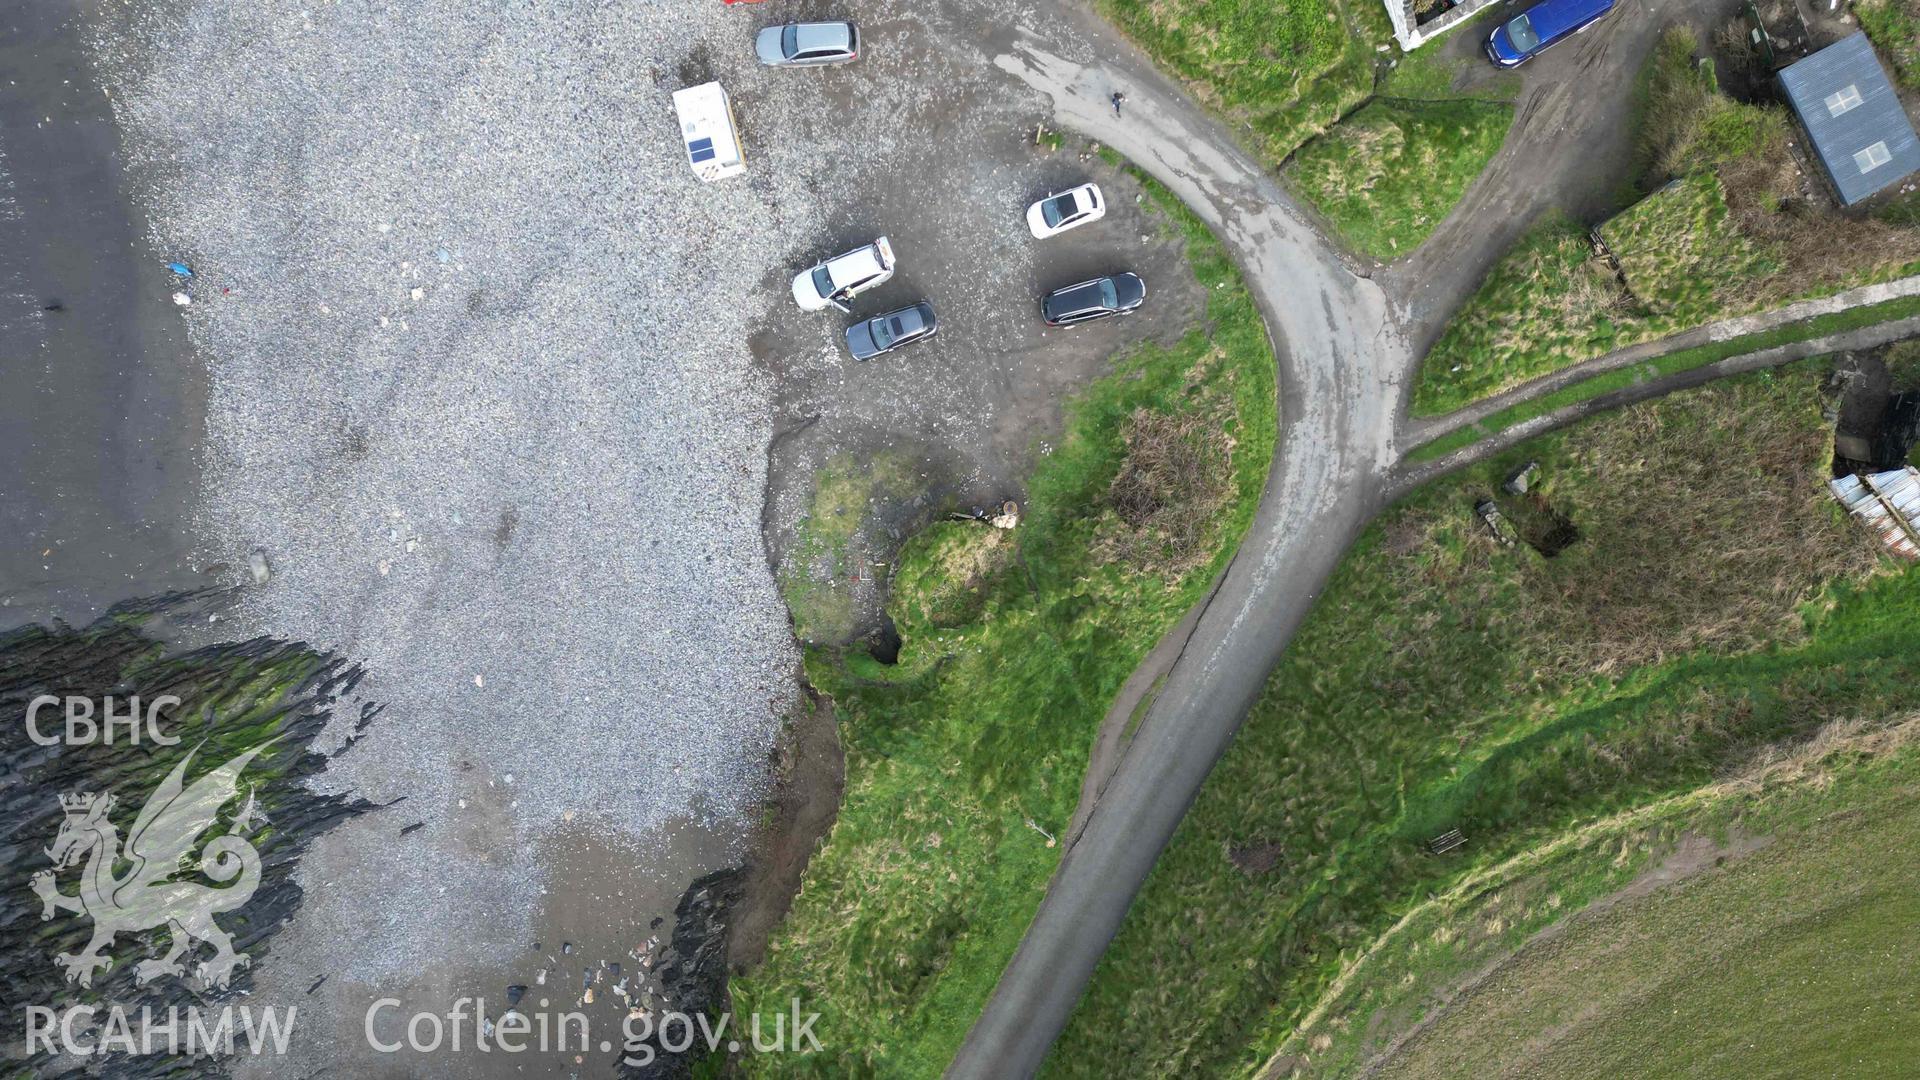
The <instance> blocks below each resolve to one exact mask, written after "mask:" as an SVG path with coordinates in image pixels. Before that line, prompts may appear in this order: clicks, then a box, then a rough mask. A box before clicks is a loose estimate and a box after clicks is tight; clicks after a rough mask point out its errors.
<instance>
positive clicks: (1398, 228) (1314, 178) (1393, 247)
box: [1284, 98, 1513, 260]
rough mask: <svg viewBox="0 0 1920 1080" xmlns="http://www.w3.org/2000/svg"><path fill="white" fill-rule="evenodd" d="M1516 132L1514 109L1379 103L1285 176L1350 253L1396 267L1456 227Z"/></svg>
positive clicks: (1305, 153) (1485, 104)
mask: <svg viewBox="0 0 1920 1080" xmlns="http://www.w3.org/2000/svg"><path fill="white" fill-rule="evenodd" d="M1512 123H1513V106H1511V105H1509V104H1506V103H1505V102H1498V101H1476V100H1465V99H1461V100H1446V101H1414V100H1408V99H1403V98H1376V99H1374V100H1373V101H1371V102H1368V103H1367V104H1366V105H1365V106H1363V107H1362V108H1361V109H1360V110H1359V111H1358V112H1356V113H1354V114H1353V115H1352V116H1349V117H1347V118H1346V119H1345V120H1342V121H1341V122H1340V123H1339V125H1338V126H1336V127H1335V128H1334V129H1333V130H1332V131H1330V132H1328V133H1327V134H1325V135H1322V136H1321V137H1319V138H1317V139H1315V140H1314V141H1312V142H1310V143H1308V144H1307V145H1306V146H1305V147H1304V148H1302V149H1301V151H1300V152H1299V153H1298V154H1296V155H1294V158H1293V160H1292V161H1291V162H1289V163H1288V165H1287V168H1286V170H1285V173H1284V175H1285V177H1286V181H1287V186H1288V187H1290V188H1291V189H1293V190H1294V191H1295V192H1297V193H1298V194H1299V195H1300V196H1301V197H1302V198H1304V199H1306V200H1307V201H1308V202H1311V203H1312V204H1313V205H1314V206H1315V207H1316V208H1317V209H1318V210H1319V211H1320V212H1321V213H1322V214H1323V215H1325V216H1326V218H1327V220H1328V221H1330V222H1332V224H1333V226H1334V228H1335V229H1337V230H1338V231H1339V233H1340V236H1341V237H1342V238H1343V239H1344V240H1345V241H1346V242H1347V244H1348V245H1349V246H1350V247H1352V248H1354V249H1355V250H1356V251H1359V252H1361V253H1363V254H1367V255H1371V256H1373V257H1374V258H1377V259H1386V260H1390V259H1395V258H1398V257H1400V256H1402V255H1407V254H1411V253H1412V252H1413V250H1414V249H1415V248H1417V247H1419V246H1420V244H1421V242H1422V241H1424V240H1425V239H1426V238H1427V237H1428V236H1429V235H1431V234H1432V233H1433V230H1434V229H1436V228H1438V227H1439V226H1440V223H1441V222H1442V221H1444V220H1446V216H1447V214H1448V213H1449V212H1450V211H1451V210H1452V209H1453V208H1454V206H1455V204H1457V203H1458V202H1459V201H1460V197H1461V196H1462V195H1464V194H1465V193H1466V190H1467V187H1468V185H1470V184H1472V183H1473V181H1474V178H1475V177H1478V176H1479V175H1480V173H1481V172H1482V171H1483V170H1484V169H1485V168H1486V167H1487V162H1489V161H1491V160H1492V159H1493V155H1494V154H1496V153H1498V152H1499V150H1500V144H1501V143H1502V142H1504V141H1506V137H1507V129H1508V127H1510V126H1511V125H1512Z"/></svg>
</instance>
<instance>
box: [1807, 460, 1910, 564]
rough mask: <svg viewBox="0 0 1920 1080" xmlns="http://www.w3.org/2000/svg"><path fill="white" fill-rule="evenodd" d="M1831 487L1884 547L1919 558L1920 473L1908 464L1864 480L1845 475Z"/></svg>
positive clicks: (1906, 556) (1835, 496) (1836, 496)
mask: <svg viewBox="0 0 1920 1080" xmlns="http://www.w3.org/2000/svg"><path fill="white" fill-rule="evenodd" d="M1829 487H1830V488H1831V489H1832V491H1833V497H1834V498H1836V499H1838V500H1840V505H1841V506H1844V507H1846V508H1847V511H1848V512H1849V513H1851V514H1852V515H1853V516H1854V517H1856V518H1859V519H1860V523H1861V524H1863V525H1865V526H1866V527H1867V528H1868V529H1870V530H1872V532H1873V534H1874V535H1875V536H1877V537H1879V539H1880V544H1881V546H1883V547H1885V548H1886V549H1887V550H1888V551H1891V552H1893V553H1894V554H1895V555H1900V556H1903V557H1905V558H1909V559H1920V544H1916V540H1920V470H1917V469H1915V468H1913V467H1912V466H1911V465H1909V466H1907V467H1906V468H1904V469H1890V470H1888V471H1887V472H1879V473H1874V474H1873V475H1871V476H1868V477H1866V478H1864V479H1862V478H1861V477H1858V476H1842V477H1840V478H1839V479H1837V480H1834V481H1833V482H1832V483H1831V484H1830V485H1829Z"/></svg>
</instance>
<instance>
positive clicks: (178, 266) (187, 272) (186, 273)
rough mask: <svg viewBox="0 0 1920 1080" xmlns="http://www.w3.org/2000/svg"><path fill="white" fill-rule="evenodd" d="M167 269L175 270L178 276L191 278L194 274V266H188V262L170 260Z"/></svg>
mask: <svg viewBox="0 0 1920 1080" xmlns="http://www.w3.org/2000/svg"><path fill="white" fill-rule="evenodd" d="M167 269H169V270H171V271H173V273H174V275H175V276H176V277H180V278H190V277H192V276H193V267H191V266H188V265H187V264H186V263H180V262H170V263H168V264H167Z"/></svg>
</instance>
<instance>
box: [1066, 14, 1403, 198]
mask: <svg viewBox="0 0 1920 1080" xmlns="http://www.w3.org/2000/svg"><path fill="white" fill-rule="evenodd" d="M1096 6H1097V7H1098V8H1099V10H1100V13H1101V14H1102V15H1104V16H1106V17H1107V18H1108V19H1110V20H1111V21H1112V22H1113V23H1114V24H1115V25H1116V26H1118V27H1119V28H1120V29H1121V31H1122V32H1124V33H1125V34H1126V35H1127V36H1128V37H1130V38H1132V39H1133V40H1134V42H1135V43H1136V44H1138V45H1139V46H1140V47H1141V48H1142V49H1144V50H1145V51H1146V52H1147V53H1148V54H1149V55H1151V56H1152V57H1153V58H1154V60H1155V61H1156V62H1158V63H1159V64H1160V65H1161V66H1162V67H1165V68H1167V69H1168V70H1170V71H1172V72H1173V73H1174V74H1176V75H1178V76H1180V77H1181V78H1182V79H1184V80H1186V82H1187V84H1188V89H1189V90H1191V91H1192V92H1193V94H1194V96H1195V97H1198V98H1199V99H1200V100H1201V101H1203V102H1205V103H1206V104H1207V105H1209V106H1211V107H1212V108H1214V109H1216V110H1218V111H1220V112H1222V113H1224V114H1225V115H1226V116H1227V117H1228V118H1229V119H1231V120H1234V121H1236V122H1237V124H1236V126H1238V125H1239V124H1244V125H1245V129H1246V130H1247V131H1248V132H1249V134H1250V135H1251V139H1252V142H1253V144H1254V148H1255V149H1256V150H1257V151H1259V152H1260V153H1261V154H1262V155H1264V156H1265V157H1266V159H1267V160H1268V161H1269V162H1270V163H1272V164H1274V165H1276V166H1277V165H1279V164H1280V163H1281V162H1283V161H1285V160H1286V159H1287V156H1288V155H1290V154H1292V153H1293V152H1294V150H1296V149H1298V148H1299V147H1300V145H1301V144H1302V143H1305V142H1306V141H1307V140H1308V139H1311V138H1313V137H1314V136H1315V135H1318V134H1320V133H1321V132H1323V131H1326V130H1327V129H1328V128H1330V127H1332V126H1333V125H1334V123H1335V122H1337V121H1338V120H1339V119H1340V118H1341V117H1342V116H1344V115H1346V114H1347V113H1348V112H1349V111H1351V110H1352V109H1353V108H1354V107H1355V106H1357V105H1359V104H1360V103H1361V102H1363V101H1365V100H1367V98H1368V97H1370V96H1372V94H1373V83H1374V62H1375V53H1374V51H1373V45H1374V43H1375V42H1379V41H1384V40H1386V37H1387V32H1386V29H1385V26H1384V24H1385V21H1386V19H1385V14H1384V12H1381V11H1379V10H1378V5H1377V4H1374V3H1371V2H1367V0H1279V2H1277V3H1274V2H1267V0H1099V3H1098V4H1097V5H1096Z"/></svg>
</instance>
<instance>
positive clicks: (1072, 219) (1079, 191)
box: [1027, 184, 1107, 240]
mask: <svg viewBox="0 0 1920 1080" xmlns="http://www.w3.org/2000/svg"><path fill="white" fill-rule="evenodd" d="M1106 215H1107V200H1105V199H1103V198H1101V197H1100V185H1098V184H1081V185H1080V186H1079V187H1077V188H1073V189H1071V190H1069V191H1059V192H1055V193H1054V194H1052V195H1049V196H1047V197H1046V198H1044V199H1041V200H1040V201H1039V202H1037V203H1034V204H1033V205H1032V206H1029V207H1027V228H1028V229H1029V230H1031V231H1032V232H1033V238H1034V239H1036V240H1045V239H1046V238H1047V237H1049V236H1058V235H1059V234H1061V233H1063V232H1066V231H1067V230H1068V229H1072V228H1077V227H1078V226H1081V225H1085V224H1086V223H1087V222H1089V221H1099V220H1100V219H1101V218H1103V217H1105V216H1106Z"/></svg>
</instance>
